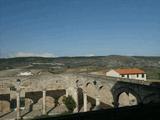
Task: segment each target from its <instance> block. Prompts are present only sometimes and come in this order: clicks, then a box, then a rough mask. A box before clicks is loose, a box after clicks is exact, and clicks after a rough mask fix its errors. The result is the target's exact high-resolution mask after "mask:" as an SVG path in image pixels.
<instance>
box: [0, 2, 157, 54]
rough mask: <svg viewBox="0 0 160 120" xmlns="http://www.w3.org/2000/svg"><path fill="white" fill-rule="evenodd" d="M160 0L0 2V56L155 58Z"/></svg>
mask: <svg viewBox="0 0 160 120" xmlns="http://www.w3.org/2000/svg"><path fill="white" fill-rule="evenodd" d="M159 6H160V1H159V0H0V57H7V56H13V57H14V56H23V55H24V56H25V55H26V56H34V55H35V56H91V55H98V56H99V55H111V54H112V55H113V54H116V55H144V56H150V55H151V56H160V47H159V46H160V7H159Z"/></svg>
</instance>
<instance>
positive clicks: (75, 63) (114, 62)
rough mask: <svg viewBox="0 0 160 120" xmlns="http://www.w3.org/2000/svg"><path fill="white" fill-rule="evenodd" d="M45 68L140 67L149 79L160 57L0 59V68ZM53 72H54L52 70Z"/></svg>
mask: <svg viewBox="0 0 160 120" xmlns="http://www.w3.org/2000/svg"><path fill="white" fill-rule="evenodd" d="M23 67H24V68H27V69H45V70H50V71H55V70H56V71H57V70H58V72H61V71H63V72H65V71H67V70H72V72H80V70H82V69H83V70H84V71H85V70H87V71H88V72H93V71H105V70H106V71H107V70H109V69H112V68H135V67H136V68H141V69H143V70H144V71H145V72H146V73H147V75H148V78H150V79H159V77H160V57H143V56H118V55H110V56H93V57H58V58H43V57H19V58H7V59H6V58H5V59H4V58H3V59H0V70H6V69H13V68H23ZM53 73H54V72H53Z"/></svg>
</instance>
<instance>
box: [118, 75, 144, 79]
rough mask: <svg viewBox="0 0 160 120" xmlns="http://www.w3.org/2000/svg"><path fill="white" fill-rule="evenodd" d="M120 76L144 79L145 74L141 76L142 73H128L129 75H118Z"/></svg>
mask: <svg viewBox="0 0 160 120" xmlns="http://www.w3.org/2000/svg"><path fill="white" fill-rule="evenodd" d="M120 76H121V77H122V78H130V79H138V80H146V74H144V77H142V74H138V76H137V74H130V75H120Z"/></svg>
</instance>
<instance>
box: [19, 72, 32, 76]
mask: <svg viewBox="0 0 160 120" xmlns="http://www.w3.org/2000/svg"><path fill="white" fill-rule="evenodd" d="M30 75H33V74H32V73H31V72H21V73H19V74H18V76H30Z"/></svg>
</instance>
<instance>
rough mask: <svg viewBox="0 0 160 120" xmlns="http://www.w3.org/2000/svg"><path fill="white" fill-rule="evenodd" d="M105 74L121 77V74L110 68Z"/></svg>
mask: <svg viewBox="0 0 160 120" xmlns="http://www.w3.org/2000/svg"><path fill="white" fill-rule="evenodd" d="M106 76H110V77H121V75H120V74H119V73H117V72H116V71H114V70H110V71H108V72H106Z"/></svg>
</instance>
